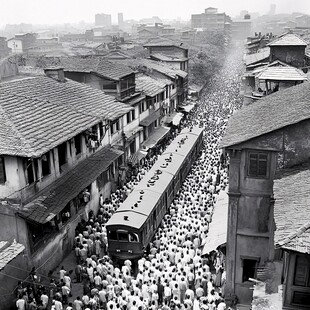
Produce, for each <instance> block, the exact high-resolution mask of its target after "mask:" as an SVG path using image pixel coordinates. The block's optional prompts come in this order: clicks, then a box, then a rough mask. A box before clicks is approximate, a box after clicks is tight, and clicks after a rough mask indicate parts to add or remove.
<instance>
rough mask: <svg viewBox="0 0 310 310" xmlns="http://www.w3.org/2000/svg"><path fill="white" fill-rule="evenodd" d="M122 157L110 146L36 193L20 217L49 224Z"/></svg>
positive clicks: (20, 212) (22, 210) (119, 152)
mask: <svg viewBox="0 0 310 310" xmlns="http://www.w3.org/2000/svg"><path fill="white" fill-rule="evenodd" d="M122 154H123V152H122V151H119V150H117V149H114V148H112V147H110V146H106V147H103V148H102V149H101V150H99V151H97V152H96V153H94V154H93V155H91V156H90V157H88V158H86V159H85V160H83V161H82V162H80V163H79V164H78V165H77V166H75V167H74V168H73V169H71V170H70V171H69V172H67V173H66V174H65V175H63V176H61V177H60V178H59V179H57V180H56V181H55V182H53V183H52V184H51V185H50V186H48V187H46V188H45V189H43V190H42V191H41V192H39V194H38V195H36V196H35V198H32V200H31V202H30V203H28V204H26V205H25V206H24V207H23V208H22V209H21V210H20V211H19V212H18V213H19V215H20V216H22V217H23V218H26V219H27V220H30V221H33V222H36V223H40V224H44V223H46V222H48V221H50V220H51V219H52V218H53V217H54V216H56V215H57V214H58V213H59V212H60V211H61V210H62V209H63V208H64V207H65V206H66V204H67V203H68V202H69V201H70V200H72V199H73V198H75V197H77V195H78V194H79V193H80V192H81V191H82V190H84V189H85V188H86V187H87V186H89V185H90V184H91V183H92V182H93V181H95V180H96V179H97V177H98V176H99V175H100V174H101V173H102V172H103V171H105V170H107V169H108V167H109V166H110V164H111V163H112V162H113V161H115V160H116V159H117V158H118V157H120V156H121V155H122Z"/></svg>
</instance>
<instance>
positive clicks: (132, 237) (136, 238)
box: [129, 233, 139, 242]
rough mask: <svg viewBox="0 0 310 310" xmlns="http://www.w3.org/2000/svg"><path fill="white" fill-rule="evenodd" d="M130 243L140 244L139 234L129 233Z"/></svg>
mask: <svg viewBox="0 0 310 310" xmlns="http://www.w3.org/2000/svg"><path fill="white" fill-rule="evenodd" d="M129 242H139V236H138V234H135V233H129Z"/></svg>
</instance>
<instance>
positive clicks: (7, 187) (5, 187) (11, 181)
mask: <svg viewBox="0 0 310 310" xmlns="http://www.w3.org/2000/svg"><path fill="white" fill-rule="evenodd" d="M4 165H5V175H6V182H5V184H0V198H6V197H8V196H9V195H12V194H13V193H14V192H15V191H17V190H18V189H19V188H20V182H19V174H18V162H17V157H13V156H4ZM13 197H14V195H12V198H13Z"/></svg>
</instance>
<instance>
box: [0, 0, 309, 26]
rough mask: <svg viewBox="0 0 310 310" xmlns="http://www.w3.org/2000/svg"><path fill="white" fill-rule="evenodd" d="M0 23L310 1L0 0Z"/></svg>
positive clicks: (179, 13) (293, 5)
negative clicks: (99, 14) (101, 14)
mask: <svg viewBox="0 0 310 310" xmlns="http://www.w3.org/2000/svg"><path fill="white" fill-rule="evenodd" d="M0 3H1V9H0V26H1V25H2V26H3V25H5V24H15V23H21V22H24V23H33V24H56V23H66V22H67V23H75V22H79V21H82V20H84V21H85V22H94V15H95V14H96V13H108V14H111V15H112V21H113V22H116V21H117V13H118V12H123V13H124V19H141V18H143V17H151V16H159V17H161V18H163V19H175V18H177V17H181V18H182V19H190V16H191V14H192V13H201V12H203V10H204V9H205V8H206V7H209V6H213V7H217V8H219V11H225V12H226V13H227V14H228V15H230V16H232V17H234V16H236V15H238V14H239V12H240V10H248V11H250V12H251V11H252V12H259V13H261V14H264V13H267V12H268V10H269V7H270V4H271V3H275V4H276V5H277V10H276V12H277V13H292V12H296V11H297V12H303V13H306V14H310V0H0Z"/></svg>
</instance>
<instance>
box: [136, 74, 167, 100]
mask: <svg viewBox="0 0 310 310" xmlns="http://www.w3.org/2000/svg"><path fill="white" fill-rule="evenodd" d="M165 86H166V84H165V83H163V82H161V81H160V80H156V79H153V78H152V77H150V76H147V75H139V76H137V77H136V89H137V91H141V92H143V93H144V94H145V95H147V96H149V97H153V96H156V95H157V94H159V93H162V92H163V91H165Z"/></svg>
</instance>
